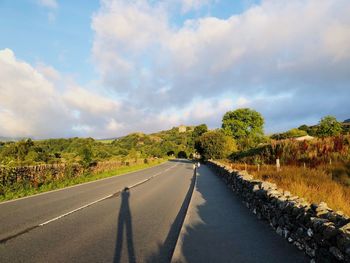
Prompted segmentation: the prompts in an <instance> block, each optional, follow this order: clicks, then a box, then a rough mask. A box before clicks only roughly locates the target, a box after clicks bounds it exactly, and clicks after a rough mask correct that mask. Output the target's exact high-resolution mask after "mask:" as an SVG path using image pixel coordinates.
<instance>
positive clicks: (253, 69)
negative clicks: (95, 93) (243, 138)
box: [92, 0, 350, 127]
mask: <svg viewBox="0 0 350 263" xmlns="http://www.w3.org/2000/svg"><path fill="white" fill-rule="evenodd" d="M140 2H141V4H140ZM185 2H186V1H185ZM185 2H182V3H183V4H185ZM106 3H108V4H106ZM187 3H188V4H189V5H190V6H191V3H192V7H194V6H195V3H196V1H189V2H187ZM170 10H171V11H173V9H167V8H166V7H165V6H164V5H162V4H161V3H160V4H157V3H154V2H150V1H104V5H103V6H102V7H101V9H100V10H99V12H97V13H96V14H95V16H94V17H93V23H92V25H93V30H94V31H95V39H94V49H93V57H94V60H95V61H96V65H97V67H98V69H99V70H100V72H101V77H102V80H103V81H104V83H105V84H106V86H108V87H109V88H111V89H113V90H114V91H116V92H117V93H119V94H123V96H124V97H126V98H128V100H129V101H130V103H131V104H133V105H135V106H137V107H142V108H145V109H148V110H150V111H151V112H154V111H158V112H162V111H164V110H166V109H167V108H168V107H169V106H170V105H171V106H173V107H175V108H182V107H187V106H188V105H190V104H191V103H192V102H193V101H195V100H197V101H198V100H201V99H207V98H216V97H220V96H221V97H222V96H228V97H230V98H233V99H234V98H240V97H241V98H246V99H247V100H249V101H250V98H251V97H263V98H265V99H266V101H268V100H269V98H270V99H271V100H273V101H274V102H275V103H276V105H278V106H279V107H281V108H279V109H276V111H279V112H286V113H288V114H291V113H294V118H297V119H299V121H300V122H302V121H303V120H305V119H307V118H309V117H310V116H313V115H314V114H315V113H317V112H318V115H317V114H316V115H317V116H318V117H321V116H322V115H321V114H335V115H337V116H338V117H339V118H346V117H347V116H345V115H346V114H348V113H346V112H344V110H343V107H341V106H340V105H339V104H337V99H338V98H339V101H340V100H342V99H343V98H346V99H350V94H349V92H348V87H349V83H350V74H349V70H348V69H349V68H350V57H349V54H350V45H348V43H349V38H350V30H349V26H350V17H349V16H348V13H349V11H350V2H349V1H347V0H338V1H332V0H325V1H317V0H307V1H305V0H297V1H280V0H265V1H263V2H262V3H261V4H260V5H252V6H250V8H248V9H247V10H246V11H245V12H244V13H242V14H239V15H233V16H231V17H229V18H227V19H220V18H215V17H203V18H199V19H191V20H186V21H185V22H184V24H183V25H182V26H180V27H179V26H175V25H173V24H171V22H170V21H172V20H171V18H172V17H174V14H173V13H171V12H170ZM124 11H125V12H124ZM158 14H161V15H158ZM155 17H160V19H154V18H155ZM124 25H127V26H124ZM144 72H147V74H144ZM286 96H288V97H289V99H290V100H291V101H293V104H291V105H289V106H290V108H286V107H283V105H280V102H281V101H283V99H281V98H284V97H286ZM276 98H277V99H276ZM326 98H327V104H326V105H323V107H319V105H320V104H324V101H325V100H326ZM252 101H253V102H254V101H256V100H252ZM306 101H308V102H309V105H308V106H307V107H305V102H306ZM241 103H242V101H241ZM250 105H251V106H252V107H259V109H261V111H262V112H263V113H264V112H266V113H267V114H270V115H269V116H266V118H270V117H273V118H275V119H274V120H273V121H274V122H280V121H281V120H280V119H279V118H282V117H281V116H282V114H280V115H276V114H272V113H271V111H269V110H268V109H269V107H270V106H269V105H265V106H262V105H260V104H250ZM298 107H305V108H303V112H304V113H303V115H302V116H301V115H300V116H298V115H297V113H300V111H299V110H298ZM272 126H273V125H272V124H271V125H270V127H272Z"/></svg>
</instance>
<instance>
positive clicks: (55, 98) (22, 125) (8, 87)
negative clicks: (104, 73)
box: [0, 49, 70, 137]
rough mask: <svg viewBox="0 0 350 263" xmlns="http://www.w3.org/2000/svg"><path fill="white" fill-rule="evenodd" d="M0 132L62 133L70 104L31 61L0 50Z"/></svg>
mask: <svg viewBox="0 0 350 263" xmlns="http://www.w3.org/2000/svg"><path fill="white" fill-rule="evenodd" d="M0 79H1V80H2V81H1V83H0V123H1V130H0V133H1V134H2V135H3V136H11V137H13V136H33V135H35V136H45V135H47V134H52V136H60V134H61V136H63V135H64V134H67V133H69V130H66V128H67V126H66V123H67V122H69V119H70V117H69V115H68V112H67V108H66V107H65V105H64V104H63V102H62V100H61V98H60V97H59V95H58V93H57V91H56V90H55V87H54V85H53V84H52V83H51V82H50V81H48V80H47V79H46V78H45V77H44V76H43V75H42V74H41V73H39V72H38V71H37V70H35V69H34V68H33V67H32V66H31V65H29V64H28V63H25V62H23V61H19V60H17V59H16V57H15V55H14V53H13V52H12V51H11V50H10V49H5V50H1V51H0Z"/></svg>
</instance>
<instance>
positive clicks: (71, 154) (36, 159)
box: [0, 127, 194, 166]
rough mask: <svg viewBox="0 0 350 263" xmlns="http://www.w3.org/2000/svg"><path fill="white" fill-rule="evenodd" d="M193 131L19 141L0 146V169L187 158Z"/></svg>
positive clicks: (190, 151)
mask: <svg viewBox="0 0 350 263" xmlns="http://www.w3.org/2000/svg"><path fill="white" fill-rule="evenodd" d="M192 130H193V128H191V127H189V128H187V129H186V131H180V130H179V128H177V127H174V128H172V129H170V130H165V131H161V132H157V133H152V134H144V133H132V134H129V135H127V136H124V137H120V138H117V139H114V140H111V139H110V140H95V139H93V138H68V139H47V140H39V141H33V140H31V139H22V140H19V141H17V142H15V141H3V142H0V165H11V166H18V165H35V164H50V163H74V162H81V161H82V160H86V161H88V162H98V161H109V160H120V159H128V158H129V159H130V158H148V157H159V158H160V157H164V156H167V155H175V156H178V155H180V156H182V157H185V156H188V155H190V154H191V153H193V151H194V141H193V138H192V137H193V136H192V134H193V132H192Z"/></svg>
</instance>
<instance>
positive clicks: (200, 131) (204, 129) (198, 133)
mask: <svg viewBox="0 0 350 263" xmlns="http://www.w3.org/2000/svg"><path fill="white" fill-rule="evenodd" d="M207 131H208V126H207V125H206V124H201V125H198V126H196V127H194V130H193V137H194V138H198V137H199V136H201V135H202V134H203V133H206V132H207Z"/></svg>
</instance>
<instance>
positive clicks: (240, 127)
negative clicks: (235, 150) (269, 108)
mask: <svg viewBox="0 0 350 263" xmlns="http://www.w3.org/2000/svg"><path fill="white" fill-rule="evenodd" d="M263 128H264V118H263V117H262V115H261V114H260V113H259V112H257V111H255V110H252V109H248V108H245V109H238V110H235V111H229V112H226V113H225V115H224V117H223V119H222V129H223V131H224V132H225V134H226V135H228V136H232V137H233V138H234V139H235V140H236V141H237V143H238V144H239V146H240V148H241V150H245V149H248V148H251V147H254V146H256V145H257V144H258V143H260V142H261V141H262V140H263V137H264V130H263Z"/></svg>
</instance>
